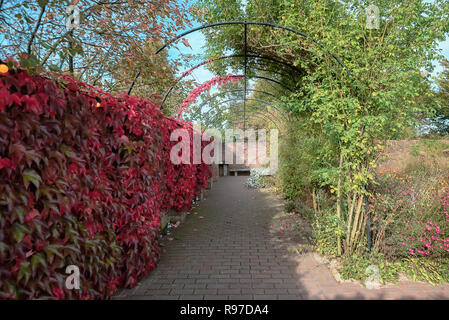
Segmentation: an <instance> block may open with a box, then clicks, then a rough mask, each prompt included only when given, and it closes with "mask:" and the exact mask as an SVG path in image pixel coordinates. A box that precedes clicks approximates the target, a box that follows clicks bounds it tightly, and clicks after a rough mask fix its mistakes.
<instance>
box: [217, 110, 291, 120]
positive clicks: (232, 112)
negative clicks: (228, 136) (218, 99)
mask: <svg viewBox="0 0 449 320" xmlns="http://www.w3.org/2000/svg"><path fill="white" fill-rule="evenodd" d="M224 110H227V111H229V114H228V115H226V116H229V115H230V116H235V115H242V114H243V116H245V111H246V112H247V113H251V114H259V115H263V116H266V117H269V118H270V119H273V120H276V121H277V122H278V123H279V124H280V123H281V122H282V119H279V118H278V117H277V116H276V114H274V113H271V112H269V111H267V110H264V109H261V108H258V109H255V110H254V109H246V110H244V109H242V108H232V107H230V108H225V109H224ZM262 111H265V112H262ZM216 116H217V115H215V116H214V117H213V118H212V119H214V120H213V121H211V123H212V124H216V123H217V122H218V121H220V120H221V121H226V120H228V119H230V118H232V117H229V118H226V116H225V117H223V118H220V119H218V117H216ZM215 118H217V119H215Z"/></svg>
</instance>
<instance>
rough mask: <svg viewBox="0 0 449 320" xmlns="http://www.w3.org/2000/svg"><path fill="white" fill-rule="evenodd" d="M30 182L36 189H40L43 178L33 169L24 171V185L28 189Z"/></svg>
mask: <svg viewBox="0 0 449 320" xmlns="http://www.w3.org/2000/svg"><path fill="white" fill-rule="evenodd" d="M30 182H31V183H32V184H34V186H35V187H36V188H39V185H40V182H42V179H41V176H40V175H39V174H38V173H37V172H36V171H35V170H33V169H25V170H24V171H23V183H24V184H25V187H26V188H27V189H28V186H29V184H30Z"/></svg>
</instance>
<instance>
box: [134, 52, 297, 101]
mask: <svg viewBox="0 0 449 320" xmlns="http://www.w3.org/2000/svg"><path fill="white" fill-rule="evenodd" d="M244 56H245V55H243V54H233V55H228V56H222V57H219V58H215V59H210V60H207V61H203V62H201V63H199V64H197V65H195V66H194V67H192V68H191V69H190V71H193V70H195V69H197V68H199V67H201V66H204V65H207V64H210V63H213V62H216V61H220V60H223V59H231V58H243V57H244ZM247 57H248V58H252V59H261V60H267V61H272V62H274V63H277V64H280V65H284V66H287V67H289V68H290V69H292V70H293V71H295V72H298V73H299V72H301V70H300V69H298V68H297V67H295V66H293V65H292V64H289V63H287V62H284V61H281V60H278V59H275V58H273V57H269V56H264V55H256V54H247ZM260 71H269V70H260ZM189 74H190V73H189V72H184V73H183V74H182V75H181V76H180V77H178V78H177V79H176V80H175V83H174V84H173V85H172V86H171V87H170V88H169V89H168V90H167V92H166V93H165V95H164V98H163V102H165V100H167V97H168V95H169V94H170V93H171V92H172V91H173V89H174V88H175V87H176V86H177V84H178V83H179V81H181V80H182V79H183V78H184V77H186V76H188V75H189ZM131 89H132V86H131V88H130V91H128V94H129V93H130V92H131Z"/></svg>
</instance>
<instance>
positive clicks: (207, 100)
mask: <svg viewBox="0 0 449 320" xmlns="http://www.w3.org/2000/svg"><path fill="white" fill-rule="evenodd" d="M244 91H245V90H244V89H232V90H227V91H221V92H218V93H216V94H214V95H212V96H211V97H210V98H208V99H206V100H204V101H202V102H201V104H200V105H199V106H198V107H199V108H200V109H201V110H202V108H203V106H204V105H206V103H208V102H210V101H212V100H214V99H216V98H217V97H218V96H221V95H223V94H227V93H232V92H244ZM246 91H251V92H258V93H264V94H267V95H269V96H271V97H273V98H275V99H276V100H278V101H280V100H279V98H277V97H276V96H275V95H274V94H272V93H269V92H267V91H263V90H256V89H246Z"/></svg>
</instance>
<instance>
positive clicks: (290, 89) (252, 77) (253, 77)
mask: <svg viewBox="0 0 449 320" xmlns="http://www.w3.org/2000/svg"><path fill="white" fill-rule="evenodd" d="M240 76H241V77H242V76H243V75H240ZM243 77H244V76H243ZM247 78H249V79H261V80H266V81H270V82H274V83H276V84H278V85H280V86H281V87H282V88H285V89H287V90H288V91H290V92H293V89H292V88H289V87H287V86H286V85H284V84H283V83H282V82H280V81H278V80H275V79H271V78H268V77H264V76H257V75H254V76H247ZM172 90H173V89H172V88H170V89H169V90H168V91H167V92H166V94H165V96H164V98H163V100H162V104H161V108H162V107H163V106H164V103H165V101H166V100H167V98H168V95H169V94H170V93H171V92H172ZM246 90H247V91H248V89H246Z"/></svg>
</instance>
